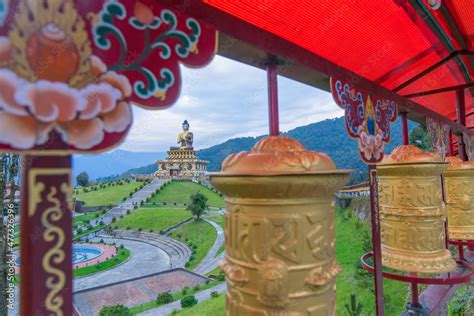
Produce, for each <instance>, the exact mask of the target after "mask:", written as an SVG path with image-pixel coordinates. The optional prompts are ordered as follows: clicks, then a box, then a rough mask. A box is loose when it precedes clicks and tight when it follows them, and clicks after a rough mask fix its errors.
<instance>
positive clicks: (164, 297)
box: [130, 279, 223, 315]
mask: <svg viewBox="0 0 474 316" xmlns="http://www.w3.org/2000/svg"><path fill="white" fill-rule="evenodd" d="M221 282H223V279H222V280H213V281H208V282H207V283H206V284H201V285H198V286H195V287H193V288H184V289H181V291H178V292H174V293H169V292H166V293H160V294H159V295H158V297H157V299H156V300H154V301H151V302H148V303H144V304H142V305H138V306H134V307H131V308H130V312H131V314H132V315H136V314H139V313H143V312H145V311H147V310H150V309H153V308H156V307H159V306H161V305H165V304H169V303H171V302H174V301H178V300H181V299H182V298H183V297H185V296H189V295H193V294H195V293H197V292H200V291H203V290H206V289H208V288H211V287H213V286H216V285H217V284H219V283H221ZM222 315H223V314H222Z"/></svg>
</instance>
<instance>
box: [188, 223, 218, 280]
mask: <svg viewBox="0 0 474 316" xmlns="http://www.w3.org/2000/svg"><path fill="white" fill-rule="evenodd" d="M203 220H205V221H206V222H208V223H209V224H210V225H212V227H214V229H215V230H216V231H217V238H216V241H215V242H214V245H212V247H211V250H209V253H208V254H207V256H206V257H205V258H204V259H203V260H202V261H201V263H200V264H199V265H198V266H197V267H196V269H194V272H196V273H199V274H206V273H208V272H210V271H212V270H214V269H215V268H216V267H217V266H218V265H219V264H220V262H221V261H222V258H223V256H222V258H220V259H216V256H217V252H218V251H219V248H220V247H221V246H222V245H223V244H224V230H223V229H222V227H221V226H220V225H219V224H216V223H215V222H213V221H211V220H208V219H207V218H204V219H203ZM219 257H221V256H219ZM219 257H218V258H219Z"/></svg>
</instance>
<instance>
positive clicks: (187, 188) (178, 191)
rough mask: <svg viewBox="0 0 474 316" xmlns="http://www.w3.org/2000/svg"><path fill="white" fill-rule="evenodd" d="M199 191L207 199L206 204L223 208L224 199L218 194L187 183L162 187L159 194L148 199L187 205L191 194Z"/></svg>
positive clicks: (172, 183)
mask: <svg viewBox="0 0 474 316" xmlns="http://www.w3.org/2000/svg"><path fill="white" fill-rule="evenodd" d="M197 191H200V192H201V193H203V194H204V195H205V196H206V197H207V198H208V200H207V204H208V205H211V206H220V207H224V199H223V198H222V197H221V196H219V194H217V193H215V192H213V191H211V190H209V189H208V188H206V187H205V186H203V185H200V184H198V183H194V182H190V181H189V182H188V181H179V182H178V181H174V182H171V183H169V184H168V185H166V186H164V187H163V188H162V189H161V191H160V192H159V194H157V195H155V196H154V197H152V198H151V199H150V203H153V202H166V203H174V202H176V203H183V204H184V203H189V202H190V197H191V194H193V193H196V192H197Z"/></svg>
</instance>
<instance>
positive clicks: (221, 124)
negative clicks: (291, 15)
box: [120, 56, 343, 151]
mask: <svg viewBox="0 0 474 316" xmlns="http://www.w3.org/2000/svg"><path fill="white" fill-rule="evenodd" d="M182 73H183V78H182V79H183V86H182V91H181V96H180V98H179V99H178V101H177V102H176V104H174V105H173V106H172V107H171V108H168V109H166V110H161V111H150V110H144V109H141V108H137V107H134V110H133V112H134V125H133V127H132V129H131V131H130V134H129V136H128V138H127V140H126V141H125V143H124V144H122V146H121V147H120V148H122V149H126V150H132V151H165V150H167V149H168V148H169V146H173V145H174V144H175V142H176V136H177V134H178V133H179V132H180V131H181V123H182V122H183V121H184V120H185V119H187V120H188V121H189V123H190V125H191V131H193V132H194V135H195V147H196V148H197V149H200V148H206V147H209V146H212V145H216V144H219V143H221V142H223V141H225V140H227V139H229V138H235V137H241V136H258V135H262V134H265V133H267V132H268V109H267V83H266V73H265V72H264V71H263V70H260V69H257V68H254V67H251V66H248V65H245V64H242V63H238V62H235V61H232V60H230V59H226V58H223V57H219V56H217V57H216V58H215V59H214V61H213V62H212V63H211V64H210V65H208V66H207V67H206V68H202V69H198V70H196V69H187V68H185V67H183V68H182ZM278 84H279V101H280V102H279V103H280V126H281V130H282V131H287V130H290V129H293V128H295V127H298V126H302V125H306V124H310V123H314V122H318V121H321V120H324V119H326V118H333V117H338V116H341V115H342V114H343V112H342V110H341V109H339V108H338V107H337V105H336V104H335V103H334V102H333V100H332V97H331V95H330V94H329V93H327V92H324V91H321V90H318V89H316V88H313V87H309V86H307V85H304V84H301V83H298V82H296V81H293V80H289V79H286V78H282V77H279V80H278Z"/></svg>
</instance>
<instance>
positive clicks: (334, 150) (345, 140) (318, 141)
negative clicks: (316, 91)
mask: <svg viewBox="0 0 474 316" xmlns="http://www.w3.org/2000/svg"><path fill="white" fill-rule="evenodd" d="M415 125H416V123H410V126H409V127H410V129H411V128H413V127H414V126H415ZM282 134H283V135H286V136H290V137H293V138H295V139H296V140H298V141H299V142H301V143H302V144H303V145H304V146H305V147H306V148H308V149H310V150H314V151H317V152H324V153H326V154H328V155H329V157H331V158H332V159H333V160H334V162H335V163H336V165H337V167H338V168H340V169H353V170H355V172H354V175H353V182H359V181H363V180H365V179H366V175H367V166H366V165H365V164H364V163H363V162H362V160H361V159H360V156H359V149H358V145H357V141H356V140H353V139H351V138H349V136H348V134H347V132H346V127H345V122H344V118H343V117H340V118H336V119H327V120H324V121H321V122H317V123H313V124H309V125H305V126H301V127H297V128H295V129H292V130H290V131H288V132H287V133H282ZM262 137H264V136H263V135H262V136H259V137H241V138H235V139H230V140H228V141H226V142H224V143H222V144H219V145H216V146H212V147H210V148H207V149H203V150H200V151H198V156H199V158H200V159H204V160H209V165H208V171H218V170H220V165H221V163H222V161H223V160H224V159H225V157H227V156H228V155H230V154H231V153H237V152H240V151H248V150H250V149H251V148H252V147H253V145H254V144H255V143H256V142H258V141H259V140H260V139H261V138H262ZM401 143H402V133H401V123H400V120H398V121H397V122H396V123H395V124H393V125H392V128H391V141H390V143H389V144H388V145H386V146H385V152H386V153H388V152H391V151H392V150H393V149H394V148H395V147H396V146H399V145H401Z"/></svg>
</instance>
